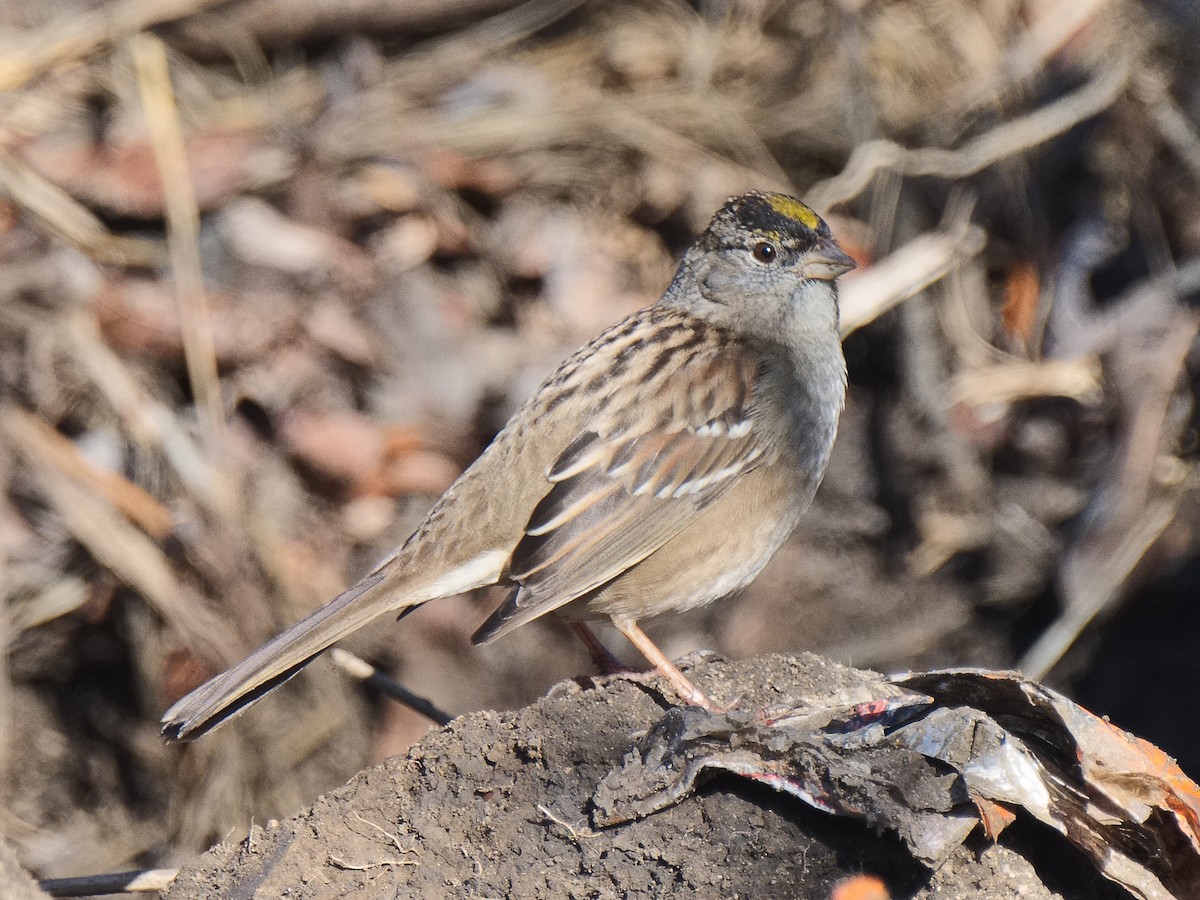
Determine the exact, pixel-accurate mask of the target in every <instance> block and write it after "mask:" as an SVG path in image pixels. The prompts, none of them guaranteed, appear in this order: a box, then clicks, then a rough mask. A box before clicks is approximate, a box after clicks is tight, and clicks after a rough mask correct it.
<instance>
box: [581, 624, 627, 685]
mask: <svg viewBox="0 0 1200 900" xmlns="http://www.w3.org/2000/svg"><path fill="white" fill-rule="evenodd" d="M567 625H569V626H570V627H571V630H572V631H573V632H575V634H576V636H577V637H578V638H579V640H581V641H583V646H585V647H587V652H588V656H590V657H591V658H592V665H594V666H595V667H596V668H597V669H598V670H599V671H600V674H601V675H616V674H618V673H623V672H628V671H629V667H628V666H627V665H625V664H624V663H623V662H621V661H620V660H619V659H617V658H616V656H614V655H613V652H612V651H611V650H609V649H608V648H607V647H605V646H604V644H603V643H602V642H601V640H600V638H598V637H596V632H594V631H592V629H591V628H589V627H588V625H587V623H586V622H567Z"/></svg>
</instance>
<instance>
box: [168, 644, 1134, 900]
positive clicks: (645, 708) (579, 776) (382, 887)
mask: <svg viewBox="0 0 1200 900" xmlns="http://www.w3.org/2000/svg"><path fill="white" fill-rule="evenodd" d="M692 672H693V673H694V675H695V677H696V679H697V681H698V683H700V684H701V685H702V686H703V687H704V688H706V689H707V690H709V691H710V692H711V693H712V694H713V695H714V696H716V697H719V698H732V697H735V696H740V697H741V700H740V701H739V703H740V705H745V706H747V707H751V708H756V707H758V706H776V705H780V704H789V703H790V704H795V703H797V702H799V701H802V700H805V699H809V700H811V699H813V698H816V697H821V696H825V695H828V694H832V693H834V692H838V691H844V690H845V689H846V688H848V687H850V686H853V685H857V684H871V683H878V681H879V678H878V676H876V675H874V674H872V673H868V672H862V671H858V670H854V669H849V668H846V667H843V666H839V665H836V664H833V663H830V662H827V661H825V660H823V659H821V658H820V657H817V656H813V655H801V656H763V657H758V658H755V659H751V660H745V661H742V662H738V663H730V662H725V661H723V660H720V659H717V658H714V657H711V656H710V657H708V658H705V659H696V661H695V666H694V668H693V669H692ZM666 706H667V702H666V700H665V699H664V698H663V697H662V696H659V695H658V694H656V693H655V692H654V690H653V689H652V687H651V686H643V685H639V684H637V683H633V682H630V681H627V680H622V679H620V678H618V679H615V680H611V681H609V682H608V683H606V684H605V685H603V686H602V687H600V688H598V689H583V688H581V687H580V686H579V685H578V684H576V683H574V682H563V683H562V684H560V685H559V686H558V687H557V688H556V689H555V691H554V692H552V694H551V695H550V696H548V697H546V698H545V699H543V700H540V701H538V702H537V703H535V704H533V705H532V706H529V707H527V708H525V709H522V710H517V711H515V712H492V711H484V712H478V713H472V714H469V715H466V716H463V717H461V718H459V719H456V720H455V721H454V722H453V723H452V724H451V725H450V726H448V727H446V728H443V729H441V730H439V731H437V732H433V733H431V734H429V735H428V736H427V737H426V738H425V739H424V740H422V741H421V742H420V743H418V744H417V745H416V746H415V747H414V748H413V749H412V750H411V751H410V752H409V753H408V755H406V756H403V757H395V758H393V759H390V760H388V761H387V762H386V763H384V764H383V765H381V766H377V767H375V768H371V769H368V770H366V771H364V772H362V773H360V774H359V775H357V776H355V777H354V778H353V779H351V780H350V781H349V782H348V783H347V784H346V785H345V786H344V787H342V788H339V789H338V790H336V791H333V792H332V793H329V794H326V795H324V796H323V797H321V798H319V799H318V800H317V801H316V803H315V804H314V805H313V806H312V807H311V808H309V809H307V810H305V811H303V812H301V813H299V814H297V815H294V816H292V817H290V818H288V819H286V820H285V821H283V822H272V823H270V824H268V825H267V827H266V828H257V827H256V828H255V829H254V830H253V832H252V833H251V834H250V836H249V837H248V838H247V839H246V840H244V841H241V842H239V843H236V844H229V843H223V844H220V845H218V846H217V847H215V848H213V849H212V850H210V851H209V852H208V853H206V854H205V855H204V856H203V857H201V859H200V860H199V861H198V862H196V863H195V864H194V865H192V866H190V867H188V868H186V869H185V870H184V871H183V873H182V874H181V875H180V877H179V879H178V880H177V881H176V882H175V884H174V886H173V887H172V888H171V890H170V891H169V892H168V893H167V894H166V897H167V898H168V900H194V898H201V897H203V898H213V897H223V898H233V897H239V898H248V897H264V898H265V897H283V896H286V897H289V898H297V900H317V898H334V897H348V896H364V897H380V896H404V897H442V896H446V897H497V896H502V897H528V898H540V897H546V898H550V897H555V898H559V897H573V898H574V897H579V898H583V897H589V898H608V897H664V896H688V897H695V896H701V897H717V896H721V897H736V896H746V897H797V896H799V897H827V896H829V893H830V890H831V889H832V888H833V886H834V885H835V884H836V883H837V882H838V880H839V879H841V878H844V877H845V876H847V875H852V874H858V873H867V874H874V875H877V876H879V877H880V878H882V879H883V880H884V882H885V883H886V884H887V885H888V887H889V889H890V890H891V891H892V896H893V897H894V898H906V897H914V898H916V897H919V898H939V900H949V898H958V897H962V898H966V897H971V898H983V900H987V898H997V900H1000V898H1004V900H1009V898H1012V897H1017V896H1020V897H1029V898H1043V897H1044V898H1050V897H1066V898H1072V897H1077V898H1085V897H1086V898H1089V900H1095V898H1105V897H1113V898H1116V897H1123V896H1126V895H1125V894H1124V893H1123V892H1122V891H1121V890H1120V889H1118V888H1116V887H1113V886H1111V885H1109V884H1107V883H1106V882H1104V881H1103V880H1102V879H1100V878H1099V877H1098V876H1097V875H1096V874H1095V872H1094V871H1093V870H1092V869H1091V866H1090V864H1089V863H1088V862H1087V861H1086V860H1085V859H1084V858H1083V856H1082V855H1081V854H1079V853H1077V852H1076V851H1074V850H1073V849H1072V848H1071V847H1070V846H1069V845H1067V844H1066V843H1065V841H1064V840H1062V839H1061V838H1059V837H1058V836H1057V835H1052V836H1050V837H1046V835H1045V834H1043V833H1042V832H1041V831H1040V830H1038V829H1036V828H1035V827H1033V826H1032V825H1030V824H1029V823H1019V824H1018V825H1017V826H1014V828H1013V829H1012V830H1011V832H1009V833H1006V836H1005V838H1004V839H1003V840H1002V842H1001V843H1000V844H998V845H990V844H988V843H987V842H985V841H982V840H979V841H975V840H972V841H969V842H968V845H966V846H963V847H961V848H960V849H959V850H957V851H956V852H955V853H954V854H953V855H952V857H951V858H950V859H949V860H948V861H947V862H946V863H945V864H944V865H942V866H941V867H939V868H938V869H937V870H936V871H934V872H930V871H929V870H928V869H926V868H925V867H924V866H922V865H921V864H919V863H917V862H915V861H914V860H913V859H912V857H911V856H910V855H909V853H908V851H907V850H906V849H905V848H904V846H903V845H902V844H901V843H900V842H899V841H898V840H897V839H896V838H895V837H894V836H893V835H890V834H876V833H874V832H873V831H872V830H871V829H869V828H867V827H865V826H863V825H860V824H858V823H856V822H854V821H850V820H846V819H842V818H837V817H833V816H830V815H827V814H824V813H821V812H818V811H816V810H813V809H810V808H808V807H806V806H804V805H803V804H801V803H800V802H799V801H797V800H794V799H792V798H790V797H785V796H783V795H781V794H777V793H774V792H772V791H771V790H769V789H766V788H763V787H760V786H757V785H752V784H750V783H749V782H746V781H744V780H741V779H736V778H718V779H716V780H714V781H712V782H710V783H709V784H708V785H707V786H706V787H705V788H703V789H702V790H701V791H700V792H699V793H698V794H696V795H693V796H691V797H690V798H689V799H687V800H685V801H684V802H683V803H681V804H679V805H678V806H675V807H671V808H669V809H666V810H664V811H662V812H660V813H656V814H654V815H652V816H649V817H647V818H645V819H642V820H640V821H635V822H631V823H627V824H624V825H620V826H616V827H613V828H607V829H595V828H593V827H592V823H591V819H590V815H591V808H590V807H591V796H592V794H593V791H594V790H595V787H596V785H597V783H598V782H599V781H600V779H601V778H602V777H603V776H604V775H605V774H606V773H608V772H609V771H610V770H612V769H613V768H614V767H616V766H617V765H618V764H619V763H620V762H621V760H622V758H623V757H624V756H625V754H626V753H627V752H629V750H630V748H631V746H632V743H633V741H634V739H635V736H636V734H637V733H638V732H639V731H642V730H644V729H646V728H648V727H649V726H651V725H652V724H653V723H655V722H656V721H657V720H658V719H659V718H660V717H661V715H662V712H663V710H664V708H665V707H666ZM1050 845H1053V850H1052V852H1050V853H1047V852H1044V851H1045V848H1046V847H1048V846H1050ZM1031 848H1038V849H1039V850H1041V851H1042V852H1034V851H1033V849H1031ZM1028 857H1032V858H1033V859H1035V860H1036V861H1037V867H1036V868H1035V864H1034V863H1032V862H1031V861H1030V858H1028ZM1043 867H1044V868H1045V870H1043ZM1051 884H1052V885H1054V886H1055V887H1054V888H1052V887H1049V886H1048V885H1051Z"/></svg>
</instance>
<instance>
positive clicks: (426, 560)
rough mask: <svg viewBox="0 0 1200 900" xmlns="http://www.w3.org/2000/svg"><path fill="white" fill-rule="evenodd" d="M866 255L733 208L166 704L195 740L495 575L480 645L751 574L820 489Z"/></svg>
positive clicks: (809, 223)
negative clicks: (324, 588) (335, 568)
mask: <svg viewBox="0 0 1200 900" xmlns="http://www.w3.org/2000/svg"><path fill="white" fill-rule="evenodd" d="M853 267H854V262H853V261H852V260H851V259H850V257H849V256H847V255H846V254H845V253H844V252H843V251H842V250H841V249H840V248H839V247H838V246H837V244H836V243H835V242H834V240H833V238H832V236H831V235H830V232H829V227H828V226H827V225H826V224H825V223H824V222H823V221H822V220H821V219H820V218H819V217H818V216H817V215H816V213H814V212H813V211H812V210H811V209H809V208H808V207H807V206H805V205H804V204H803V203H801V202H800V201H799V200H796V199H794V198H792V197H788V196H786V195H783V194H773V193H764V192H752V193H748V194H744V195H742V196H740V197H734V198H732V199H730V200H729V201H728V202H726V204H725V205H724V206H723V207H722V208H721V209H720V210H719V211H718V212H717V213H716V215H715V216H714V217H713V220H712V223H711V224H710V225H709V226H708V229H707V230H706V231H705V232H704V234H703V235H701V237H700V239H699V240H698V241H697V242H696V243H695V244H694V245H692V246H691V247H689V248H688V250H687V252H686V253H685V254H684V256H683V259H682V261H681V262H680V264H679V269H678V271H677V272H676V274H675V277H674V279H673V280H672V281H671V284H670V286H669V287H668V288H667V290H666V293H664V294H663V297H662V299H661V300H660V301H659V302H658V303H657V304H656V305H654V306H651V307H647V308H646V309H643V310H641V311H640V312H636V313H634V314H633V315H631V316H629V317H628V318H626V319H625V320H624V321H621V322H619V323H617V324H616V325H614V326H612V327H611V328H609V329H608V330H607V331H605V332H604V333H603V334H601V335H600V336H599V337H597V338H596V339H595V340H593V341H592V342H591V343H590V344H588V345H587V346H585V347H584V348H583V349H581V350H579V351H578V352H577V353H575V355H574V356H572V357H570V358H569V359H568V360H567V361H566V362H564V363H563V364H562V365H561V366H560V367H559V368H558V370H557V371H556V372H554V374H552V375H551V376H550V377H549V378H548V379H547V380H546V382H545V383H544V384H543V385H542V386H541V388H539V389H538V391H537V393H535V394H534V395H533V397H531V398H530V399H529V401H528V402H526V403H525V405H524V406H522V407H521V409H520V410H518V411H517V412H516V414H515V415H514V416H513V417H512V419H511V420H510V421H509V423H508V425H507V426H505V428H504V430H503V431H501V432H500V434H498V435H497V436H496V439H495V440H494V441H493V442H492V443H491V445H490V446H489V447H488V448H487V450H486V451H485V452H484V453H483V455H482V456H480V457H479V459H478V460H476V461H475V463H474V464H473V465H472V466H471V467H470V468H469V469H467V471H466V472H464V473H463V474H462V476H461V477H460V478H459V479H458V480H457V481H456V482H455V483H454V484H453V485H452V486H451V487H450V489H449V490H448V491H446V493H445V494H444V495H443V496H442V498H441V499H440V500H439V501H438V502H437V504H436V505H435V506H434V507H433V509H432V511H430V513H429V515H428V516H427V517H426V518H425V520H424V521H423V522H422V523H421V525H420V526H419V527H418V528H417V530H416V531H415V532H414V533H413V535H412V536H411V537H410V538H409V539H408V540H407V541H406V542H405V543H404V544H403V545H402V546H401V547H400V548H399V549H397V550H396V551H395V552H394V553H392V555H391V556H389V557H388V558H387V559H386V560H384V561H383V562H382V563H381V564H380V565H379V566H378V567H376V568H375V570H374V571H372V572H371V573H370V574H369V575H367V576H366V577H365V578H363V579H362V581H360V582H358V583H357V584H356V585H354V586H353V587H352V588H350V589H349V590H347V591H346V592H345V593H343V594H342V595H340V596H339V597H337V598H335V599H334V600H332V601H331V602H330V603H328V604H327V605H326V606H324V607H322V608H321V609H319V610H317V611H316V612H314V613H313V614H312V615H310V616H309V617H308V618H306V619H304V620H303V621H302V622H300V623H298V624H296V625H293V626H292V627H291V628H289V629H287V630H286V631H284V632H283V633H282V634H280V635H279V636H278V637H276V638H274V639H273V640H271V641H270V642H268V643H267V644H266V645H264V646H263V647H261V648H259V649H258V650H256V651H254V653H252V654H251V655H250V656H249V657H248V658H247V659H245V660H244V661H243V662H241V663H239V664H238V665H236V666H234V667H233V668H232V669H230V670H229V671H227V672H225V673H224V674H222V675H219V676H217V677H216V678H213V679H212V680H211V681H209V682H207V683H206V684H203V685H201V686H200V687H198V688H196V690H194V691H192V692H191V693H190V694H188V695H187V696H186V697H184V698H183V699H182V700H180V701H179V702H178V703H176V704H175V705H174V706H172V707H171V709H169V710H168V711H167V712H166V714H165V716H164V717H163V733H164V734H165V735H167V736H168V737H170V738H175V739H183V740H186V739H189V738H194V737H197V736H199V735H200V734H203V733H204V732H206V731H208V730H210V729H212V728H214V727H216V726H217V725H219V724H221V723H222V722H224V721H225V720H226V719H228V718H229V717H231V716H233V715H235V714H236V713H238V712H240V711H241V710H243V709H245V708H246V707H247V706H249V705H250V704H252V703H254V702H255V701H257V700H258V699H260V698H261V697H262V696H263V695H264V694H266V693H267V692H268V691H270V690H271V689H272V688H274V687H275V686H276V685H278V684H280V683H282V682H283V681H285V680H287V679H288V678H290V677H291V676H292V675H294V674H295V673H296V672H297V671H299V670H300V669H301V668H302V667H303V666H304V665H305V664H307V663H308V662H309V661H311V660H312V659H313V658H314V657H315V656H317V655H318V654H319V653H321V652H322V651H323V650H325V649H326V648H327V647H329V646H330V645H331V644H332V643H334V642H335V641H337V640H338V639H340V638H342V637H345V636H346V635H347V634H349V633H350V632H352V631H354V630H356V629H358V628H360V627H362V626H363V625H365V624H366V623H367V622H369V621H371V620H372V619H374V618H375V617H376V616H379V615H380V614H382V613H385V612H397V611H399V612H403V611H404V610H407V609H409V608H411V607H414V606H417V605H418V604H421V603H425V602H426V601H428V600H435V599H437V598H439V597H446V596H449V595H452V594H458V593H462V592H463V591H469V590H472V589H473V588H478V587H483V586H484V585H489V584H495V583H501V584H506V585H511V586H512V592H511V593H510V594H509V596H508V599H507V600H505V601H504V603H503V604H501V606H500V608H499V609H497V610H496V612H494V613H493V614H492V616H491V617H490V618H489V619H488V620H487V621H486V622H484V624H483V626H482V628H480V629H479V631H478V632H477V633H476V635H475V641H476V642H477V643H478V642H482V641H489V640H491V639H493V638H496V637H499V636H500V635H502V634H504V633H505V632H507V631H509V630H511V629H513V628H516V627H517V626H518V625H521V624H523V623H525V622H528V621H529V620H531V619H535V618H537V617H538V616H542V615H545V614H546V613H548V612H550V611H552V610H556V611H558V612H559V613H561V614H563V615H564V616H565V617H566V618H567V619H568V621H582V620H586V619H594V618H604V617H607V618H610V619H611V620H612V622H613V624H614V625H615V626H616V627H617V628H618V629H619V630H620V631H621V632H622V633H623V634H625V636H626V637H628V638H629V640H630V641H632V642H633V644H634V645H635V646H637V648H638V649H639V650H640V651H641V652H642V653H643V654H644V655H645V657H646V658H647V659H648V660H649V661H650V662H652V663H653V664H654V665H655V667H656V668H657V669H658V670H659V672H661V673H662V674H663V675H664V676H665V677H666V678H667V679H668V680H669V681H670V683H671V685H672V687H673V688H674V689H675V690H676V692H677V693H678V694H679V695H680V697H681V698H682V699H683V700H684V701H686V702H688V703H693V704H698V705H703V706H707V705H708V701H707V698H706V697H705V695H704V694H703V693H701V692H700V691H699V690H698V689H697V688H696V687H694V686H693V685H692V684H691V683H690V682H689V681H688V680H687V679H686V678H685V677H684V675H683V674H682V673H681V672H680V671H679V670H678V668H676V667H675V666H674V665H673V664H672V663H671V662H670V661H669V660H668V659H667V658H666V657H665V656H664V655H663V653H662V651H660V650H659V649H658V648H657V647H656V646H655V645H654V644H653V643H651V641H650V639H649V638H648V637H647V636H646V634H645V633H644V632H643V631H642V630H641V629H640V628H639V627H638V625H637V622H638V620H639V619H643V618H645V617H647V616H654V615H658V614H660V613H664V612H669V611H674V610H686V609H692V608H694V607H698V606H702V605H704V604H706V603H710V602H711V601H713V600H716V599H718V598H720V597H723V596H725V595H727V594H729V593H731V592H732V591H735V590H737V589H738V588H741V587H743V586H744V585H746V584H747V583H749V582H750V581H751V579H753V578H754V576H755V575H757V574H758V572H759V571H760V570H761V569H762V567H763V566H764V565H766V563H767V560H769V559H770V558H771V556H772V555H773V554H774V553H775V551H776V550H777V549H778V548H779V545H780V544H781V543H782V542H783V540H784V539H785V538H786V537H787V536H788V534H789V533H791V531H792V529H793V528H794V527H795V525H796V522H797V520H798V519H799V517H800V514H801V513H802V512H803V511H804V509H805V508H806V507H807V506H808V504H809V502H810V501H811V500H812V496H813V493H814V492H815V491H816V489H817V485H818V483H819V482H820V480H821V476H822V475H823V474H824V471H825V465H826V463H827V461H828V460H829V453H830V450H831V448H832V446H833V439H834V434H835V432H836V430H837V423H838V416H839V414H840V412H841V409H842V405H843V402H844V400H845V392H846V365H845V361H844V360H843V358H842V350H841V344H840V340H839V335H838V303H837V288H836V286H835V285H834V279H835V278H837V276H839V275H841V274H842V273H844V272H846V271H848V270H850V269H851V268H853Z"/></svg>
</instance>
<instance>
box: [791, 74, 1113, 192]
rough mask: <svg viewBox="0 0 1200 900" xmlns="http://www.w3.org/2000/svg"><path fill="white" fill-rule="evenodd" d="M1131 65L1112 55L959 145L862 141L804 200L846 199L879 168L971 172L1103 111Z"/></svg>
mask: <svg viewBox="0 0 1200 900" xmlns="http://www.w3.org/2000/svg"><path fill="white" fill-rule="evenodd" d="M1130 71H1131V66H1130V64H1129V62H1128V61H1127V60H1125V59H1117V60H1114V61H1113V62H1112V63H1111V64H1110V65H1107V66H1105V67H1104V68H1102V69H1101V70H1100V71H1099V72H1098V73H1097V74H1096V75H1095V76H1094V77H1093V78H1092V79H1091V80H1090V81H1088V82H1087V84H1085V85H1084V86H1083V87H1081V88H1080V89H1079V90H1077V91H1075V92H1074V93H1071V94H1068V95H1067V96H1065V97H1062V98H1060V99H1058V100H1055V101H1054V102H1052V103H1047V104H1046V105H1045V106H1043V107H1040V108H1039V109H1036V110H1034V111H1033V112H1031V113H1029V114H1027V115H1024V116H1021V117H1020V118H1017V119H1013V120H1012V121H1010V122H1005V123H1004V124H1002V125H997V126H996V127H995V128H993V129H992V130H990V131H987V132H984V133H983V134H981V135H979V136H978V137H976V138H974V139H972V140H970V141H968V142H967V143H966V145H965V146H963V147H960V148H959V149H957V150H945V149H942V148H941V147H918V148H916V149H911V150H910V149H908V148H906V147H902V146H900V145H899V144H897V143H895V142H893V141H888V140H877V141H868V142H867V143H865V144H860V145H859V146H858V147H856V148H855V149H854V152H853V153H852V154H850V160H849V162H847V163H846V165H845V167H844V168H843V169H842V171H841V172H840V173H839V174H837V175H835V176H834V177H832V178H829V179H827V180H825V181H822V182H819V183H818V184H816V185H814V186H813V187H812V189H811V190H810V191H809V192H808V195H807V196H808V200H809V202H810V203H811V204H812V206H813V207H814V208H815V209H817V210H818V211H823V210H827V209H829V208H830V207H833V206H836V205H838V204H840V203H845V202H846V201H847V200H851V199H853V198H855V197H857V196H858V195H859V194H861V193H862V192H863V191H864V190H866V189H867V187H868V185H870V183H871V180H872V179H873V178H874V177H875V175H876V173H877V172H879V171H880V170H882V169H888V170H893V171H896V172H898V173H900V174H901V175H905V176H908V177H920V176H928V175H936V176H938V177H941V178H951V179H953V178H965V177H967V176H968V175H974V174H975V173H976V172H980V171H982V170H983V169H986V168H987V167H988V166H992V165H995V164H996V163H998V162H1000V161H1001V160H1003V159H1007V158H1009V157H1011V156H1016V155H1017V154H1019V153H1023V152H1024V151H1026V150H1030V149H1032V148H1034V147H1036V146H1038V145H1039V144H1043V143H1045V142H1046V141H1048V140H1050V139H1052V138H1054V137H1057V136H1058V135H1060V134H1062V133H1063V132H1065V131H1067V130H1068V129H1070V128H1072V127H1074V126H1075V125H1078V124H1079V123H1080V122H1083V121H1086V120H1087V119H1090V118H1092V117H1093V116H1095V115H1098V114H1099V113H1101V112H1103V111H1104V110H1105V109H1107V108H1108V107H1109V106H1111V105H1112V103H1113V101H1114V100H1116V99H1117V97H1119V96H1120V94H1121V92H1122V91H1123V90H1124V89H1125V86H1126V84H1127V83H1128V81H1129V74H1130Z"/></svg>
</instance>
